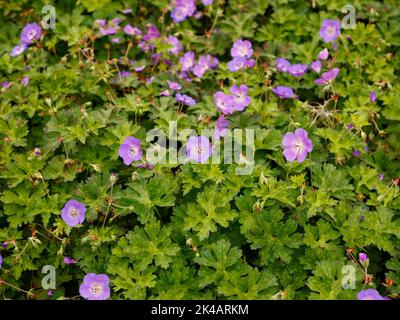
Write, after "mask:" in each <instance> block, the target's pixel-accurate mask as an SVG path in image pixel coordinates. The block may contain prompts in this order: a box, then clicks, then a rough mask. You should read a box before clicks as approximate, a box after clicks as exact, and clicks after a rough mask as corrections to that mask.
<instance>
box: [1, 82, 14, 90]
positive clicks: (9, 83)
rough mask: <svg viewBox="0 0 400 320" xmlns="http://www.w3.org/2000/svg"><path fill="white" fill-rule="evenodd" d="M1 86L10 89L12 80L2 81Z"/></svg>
mask: <svg viewBox="0 0 400 320" xmlns="http://www.w3.org/2000/svg"><path fill="white" fill-rule="evenodd" d="M0 86H1V87H2V88H4V89H8V88H9V87H11V82H9V81H4V82H2V83H0Z"/></svg>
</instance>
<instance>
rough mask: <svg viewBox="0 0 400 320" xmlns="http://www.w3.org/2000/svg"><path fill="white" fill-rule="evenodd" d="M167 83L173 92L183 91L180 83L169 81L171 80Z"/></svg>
mask: <svg viewBox="0 0 400 320" xmlns="http://www.w3.org/2000/svg"><path fill="white" fill-rule="evenodd" d="M167 83H168V87H169V88H170V89H171V90H174V91H178V90H181V89H182V86H181V85H180V84H179V83H178V82H174V81H169V80H167Z"/></svg>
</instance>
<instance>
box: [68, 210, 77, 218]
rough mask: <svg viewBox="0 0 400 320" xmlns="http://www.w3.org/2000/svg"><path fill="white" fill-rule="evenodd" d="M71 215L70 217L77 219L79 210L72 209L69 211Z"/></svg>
mask: <svg viewBox="0 0 400 320" xmlns="http://www.w3.org/2000/svg"><path fill="white" fill-rule="evenodd" d="M69 215H70V216H71V217H72V218H76V217H77V216H78V210H76V209H75V208H72V209H71V210H70V211H69Z"/></svg>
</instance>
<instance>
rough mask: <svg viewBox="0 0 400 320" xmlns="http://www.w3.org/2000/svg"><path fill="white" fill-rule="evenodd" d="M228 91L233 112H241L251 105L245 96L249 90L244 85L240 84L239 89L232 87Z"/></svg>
mask: <svg viewBox="0 0 400 320" xmlns="http://www.w3.org/2000/svg"><path fill="white" fill-rule="evenodd" d="M229 91H230V93H231V94H232V95H231V97H232V102H233V108H234V110H235V111H243V110H244V109H245V108H246V107H247V106H248V105H249V104H250V103H251V99H250V97H249V96H248V95H247V92H248V91H249V89H248V88H247V86H246V85H244V84H242V85H241V86H240V87H239V86H236V85H234V86H232V87H231V88H230V89H229Z"/></svg>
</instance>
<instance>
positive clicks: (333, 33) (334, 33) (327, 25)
mask: <svg viewBox="0 0 400 320" xmlns="http://www.w3.org/2000/svg"><path fill="white" fill-rule="evenodd" d="M319 35H320V36H321V38H322V39H323V40H324V41H325V42H332V41H335V40H336V39H337V38H338V37H339V35H340V21H339V20H330V19H327V20H324V21H322V25H321V29H320V30H319Z"/></svg>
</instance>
